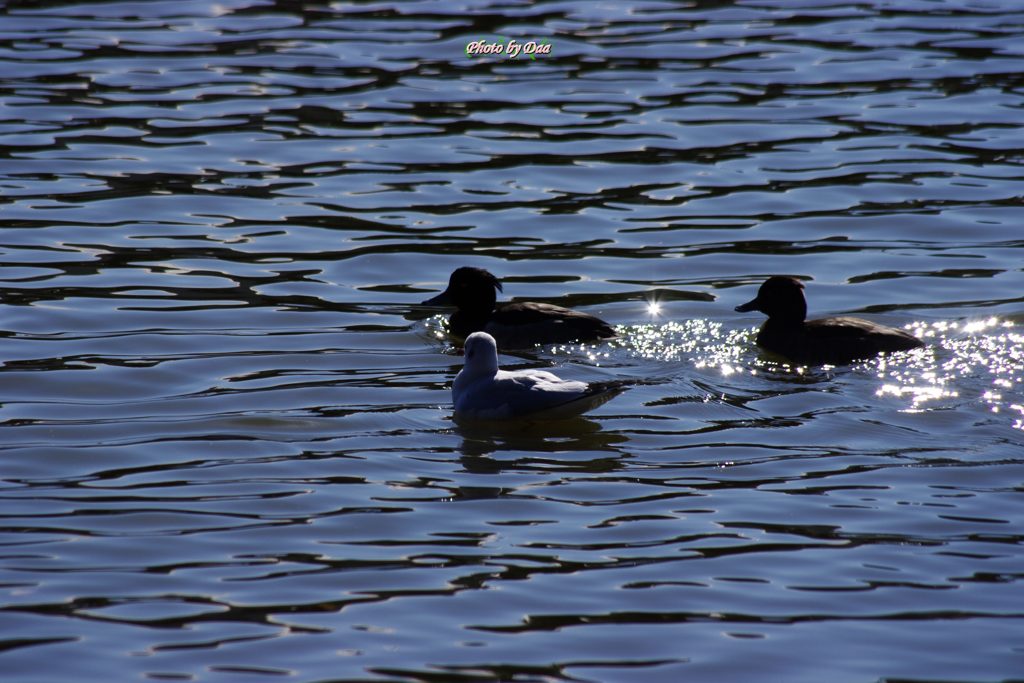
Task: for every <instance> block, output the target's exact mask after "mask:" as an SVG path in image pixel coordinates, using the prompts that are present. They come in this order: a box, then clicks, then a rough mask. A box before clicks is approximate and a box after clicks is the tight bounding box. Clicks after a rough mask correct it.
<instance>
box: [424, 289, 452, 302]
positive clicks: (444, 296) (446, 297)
mask: <svg viewBox="0 0 1024 683" xmlns="http://www.w3.org/2000/svg"><path fill="white" fill-rule="evenodd" d="M421 305H422V306H451V305H452V295H451V294H449V293H448V290H447V289H446V290H444V291H443V292H441V293H440V294H438V295H437V296H433V297H430V298H429V299H427V300H426V301H424V302H422V303H421Z"/></svg>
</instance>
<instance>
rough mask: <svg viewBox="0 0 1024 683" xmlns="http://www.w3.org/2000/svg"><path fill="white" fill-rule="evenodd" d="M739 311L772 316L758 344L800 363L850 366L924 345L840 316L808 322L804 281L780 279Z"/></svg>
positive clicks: (764, 287)
mask: <svg viewBox="0 0 1024 683" xmlns="http://www.w3.org/2000/svg"><path fill="white" fill-rule="evenodd" d="M736 310H737V311H739V312H740V313H745V312H747V311H760V312H761V313H764V314H765V315H767V316H768V320H766V321H765V322H764V324H763V325H761V329H760V330H759V331H758V333H757V340H756V341H757V345H758V346H760V347H761V348H763V349H765V350H767V351H771V352H772V353H777V354H779V355H780V356H784V357H786V358H787V359H789V360H790V361H793V362H796V363H799V364H802V365H846V364H849V363H852V362H854V361H857V360H864V359H867V358H871V357H874V356H877V355H878V354H880V353H885V352H891V351H909V350H910V349H918V348H921V347H923V346H924V345H925V344H924V342H923V341H921V340H920V339H918V338H917V337H915V336H914V335H912V334H908V333H907V332H904V331H903V330H898V329H896V328H894V327H887V326H886V325H880V324H878V323H873V322H871V321H869V320H863V319H861V318H853V317H849V316H839V317H832V318H819V319H816V320H807V319H806V318H807V299H806V297H805V296H804V283H803V282H801V281H800V280H798V279H796V278H795V277H785V276H781V275H776V276H773V277H770V278H768V279H767V280H765V281H764V283H762V284H761V287H760V288H759V289H758V290H757V296H756V297H755V298H754V299H752V300H750V301H748V302H747V303H745V304H741V305H739V306H737V307H736Z"/></svg>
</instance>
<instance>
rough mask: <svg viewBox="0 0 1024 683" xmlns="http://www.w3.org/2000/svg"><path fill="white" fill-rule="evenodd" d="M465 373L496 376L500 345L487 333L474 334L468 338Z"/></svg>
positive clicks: (465, 348) (465, 350) (465, 351)
mask: <svg viewBox="0 0 1024 683" xmlns="http://www.w3.org/2000/svg"><path fill="white" fill-rule="evenodd" d="M462 353H463V356H464V357H465V364H464V366H463V371H464V372H466V373H467V374H469V375H473V376H475V375H494V374H496V373H497V372H498V345H497V343H496V342H495V341H494V337H492V336H491V335H489V334H487V333H486V332H474V333H473V334H471V335H469V336H468V337H466V345H465V347H464V348H463V352H462Z"/></svg>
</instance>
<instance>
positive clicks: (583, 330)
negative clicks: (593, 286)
mask: <svg viewBox="0 0 1024 683" xmlns="http://www.w3.org/2000/svg"><path fill="white" fill-rule="evenodd" d="M500 291H502V287H501V282H500V281H499V280H498V278H497V277H495V276H494V275H493V274H492V273H491V272H490V271H487V270H485V269H483V268H474V267H470V266H463V267H461V268H456V269H455V271H453V272H452V274H451V277H450V278H449V280H448V288H447V289H446V290H444V291H443V292H441V293H440V294H438V295H437V296H435V297H432V298H430V299H427V300H426V301H424V302H423V304H424V305H428V306H455V308H456V309H457V310H456V311H455V313H453V314H452V315H451V317H450V318H449V319H448V324H449V329H450V330H451V332H452V333H453V334H454V335H455V336H457V337H459V338H462V339H465V338H467V337H469V335H471V334H473V333H474V332H487V333H488V334H490V335H491V336H492V337H493V338H494V339H495V341H496V342H497V343H498V346H499V347H500V348H502V349H525V348H530V347H533V346H537V345H538V344H565V343H571V342H595V341H601V340H606V339H614V338H615V337H616V336H617V335H616V333H615V330H614V329H613V328H612V326H611V325H609V324H608V323H606V322H605V321H603V320H601V319H600V318H597V317H595V316H592V315H590V314H588V313H580V312H579V311H574V310H572V309H569V308H563V307H562V306H555V305H553V304H543V303H538V302H536V301H515V302H509V303H502V304H499V303H497V292H500Z"/></svg>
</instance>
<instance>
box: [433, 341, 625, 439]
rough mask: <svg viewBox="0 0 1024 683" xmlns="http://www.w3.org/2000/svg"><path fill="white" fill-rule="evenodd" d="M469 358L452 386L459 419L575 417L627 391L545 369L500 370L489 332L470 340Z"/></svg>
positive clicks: (466, 352)
mask: <svg viewBox="0 0 1024 683" xmlns="http://www.w3.org/2000/svg"><path fill="white" fill-rule="evenodd" d="M465 359H466V362H465V364H464V365H463V367H462V370H461V371H460V372H459V374H458V376H456V378H455V382H454V383H453V384H452V402H453V403H454V404H455V415H456V417H460V418H471V419H478V420H509V419H517V418H520V419H522V418H525V419H548V420H550V419H560V418H567V417H573V416H575V415H580V414H581V413H584V412H586V411H588V410H590V409H592V408H596V407H597V406H599V405H601V404H603V403H605V402H606V401H608V400H610V399H611V398H612V397H613V396H615V395H616V394H617V393H619V392H620V391H621V390H622V388H623V387H622V385H621V384H616V383H607V384H604V383H596V384H587V383H586V382H575V381H571V380H564V379H561V378H559V377H557V376H555V375H553V374H551V373H550V372H546V371H544V370H516V371H507V370H502V369H500V368H499V367H498V349H497V345H496V344H495V341H494V337H492V336H491V335H489V334H487V333H486V332H474V333H473V334H471V335H469V337H467V338H466V345H465Z"/></svg>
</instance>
